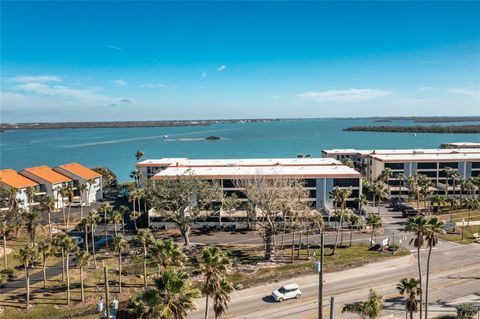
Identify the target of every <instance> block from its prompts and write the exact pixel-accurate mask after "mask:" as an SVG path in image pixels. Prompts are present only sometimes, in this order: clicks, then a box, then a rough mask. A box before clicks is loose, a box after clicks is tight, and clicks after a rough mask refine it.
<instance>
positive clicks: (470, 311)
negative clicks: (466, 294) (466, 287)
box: [455, 303, 479, 319]
mask: <svg viewBox="0 0 480 319" xmlns="http://www.w3.org/2000/svg"><path fill="white" fill-rule="evenodd" d="M455 309H456V310H457V318H458V319H474V318H475V315H476V314H477V313H478V311H479V310H478V307H476V306H475V305H474V304H468V303H461V304H458V305H456V306H455Z"/></svg>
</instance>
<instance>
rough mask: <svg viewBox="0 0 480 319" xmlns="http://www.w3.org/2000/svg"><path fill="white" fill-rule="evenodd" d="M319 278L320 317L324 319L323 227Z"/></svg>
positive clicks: (319, 318)
mask: <svg viewBox="0 0 480 319" xmlns="http://www.w3.org/2000/svg"><path fill="white" fill-rule="evenodd" d="M318 280H319V282H318V319H323V228H322V229H321V234H320V273H319V275H318Z"/></svg>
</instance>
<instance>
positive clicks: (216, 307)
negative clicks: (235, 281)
mask: <svg viewBox="0 0 480 319" xmlns="http://www.w3.org/2000/svg"><path fill="white" fill-rule="evenodd" d="M232 291H233V285H232V283H231V282H229V281H228V280H227V279H226V278H225V277H223V278H222V279H221V282H220V287H219V289H218V290H217V291H216V292H215V294H214V295H213V311H214V312H215V319H218V318H220V316H221V315H222V314H223V313H224V312H225V311H226V310H227V309H228V303H229V302H230V293H231V292H232Z"/></svg>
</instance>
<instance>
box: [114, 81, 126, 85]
mask: <svg viewBox="0 0 480 319" xmlns="http://www.w3.org/2000/svg"><path fill="white" fill-rule="evenodd" d="M112 82H113V83H114V84H115V85H118V86H124V85H127V82H125V81H124V80H113V81H112Z"/></svg>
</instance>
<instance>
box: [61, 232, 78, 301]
mask: <svg viewBox="0 0 480 319" xmlns="http://www.w3.org/2000/svg"><path fill="white" fill-rule="evenodd" d="M62 247H63V249H64V250H65V264H66V273H67V305H69V304H70V267H69V265H70V255H71V254H75V253H76V252H77V251H78V250H79V248H78V245H77V243H76V242H75V240H73V238H72V237H70V236H66V237H65V239H64V240H63V241H62Z"/></svg>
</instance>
